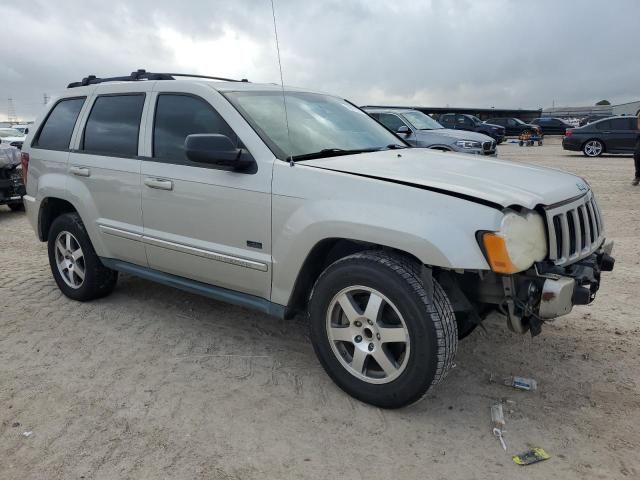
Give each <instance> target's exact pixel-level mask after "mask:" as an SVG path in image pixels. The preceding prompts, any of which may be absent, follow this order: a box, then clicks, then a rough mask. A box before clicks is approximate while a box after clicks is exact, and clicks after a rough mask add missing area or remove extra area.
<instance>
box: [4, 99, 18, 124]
mask: <svg viewBox="0 0 640 480" xmlns="http://www.w3.org/2000/svg"><path fill="white" fill-rule="evenodd" d="M8 103H9V106H8V108H7V121H8V122H9V123H17V122H18V117H17V116H16V109H15V107H14V106H13V98H9V102H8Z"/></svg>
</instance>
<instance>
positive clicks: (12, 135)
mask: <svg viewBox="0 0 640 480" xmlns="http://www.w3.org/2000/svg"><path fill="white" fill-rule="evenodd" d="M25 137H26V135H24V134H22V133H20V132H19V131H18V130H16V129H15V128H0V143H7V144H9V145H11V146H12V147H16V148H17V149H22V144H23V143H24V139H25Z"/></svg>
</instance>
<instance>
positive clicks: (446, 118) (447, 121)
mask: <svg viewBox="0 0 640 480" xmlns="http://www.w3.org/2000/svg"><path fill="white" fill-rule="evenodd" d="M438 120H439V122H440V123H442V124H443V125H451V124H452V123H453V115H441V116H440V118H439V119H438Z"/></svg>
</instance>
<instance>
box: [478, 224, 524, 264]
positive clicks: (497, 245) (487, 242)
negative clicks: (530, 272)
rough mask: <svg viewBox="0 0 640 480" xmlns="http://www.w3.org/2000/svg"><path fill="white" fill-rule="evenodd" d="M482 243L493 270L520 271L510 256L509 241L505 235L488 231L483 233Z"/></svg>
mask: <svg viewBox="0 0 640 480" xmlns="http://www.w3.org/2000/svg"><path fill="white" fill-rule="evenodd" d="M482 243H483V244H484V251H485V254H486V256H487V260H489V266H490V267H491V270H493V271H494V272H496V273H515V272H517V271H518V269H517V268H516V267H515V266H514V265H513V263H512V262H511V258H509V253H508V252H507V243H506V241H505V239H504V238H503V237H501V236H500V235H498V234H496V233H492V232H486V233H485V234H483V235H482Z"/></svg>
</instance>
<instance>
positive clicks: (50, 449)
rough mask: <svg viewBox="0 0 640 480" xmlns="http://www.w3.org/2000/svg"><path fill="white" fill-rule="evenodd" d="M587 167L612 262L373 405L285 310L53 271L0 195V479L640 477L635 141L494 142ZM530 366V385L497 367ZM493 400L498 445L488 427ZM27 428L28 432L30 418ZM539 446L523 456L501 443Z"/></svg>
mask: <svg viewBox="0 0 640 480" xmlns="http://www.w3.org/2000/svg"><path fill="white" fill-rule="evenodd" d="M500 156H501V157H503V158H512V159H514V160H517V161H527V162H533V163H537V164H543V165H550V166H555V167H558V168H564V169H566V170H569V171H572V172H575V173H577V174H580V175H582V176H584V177H586V178H587V179H588V180H589V182H590V183H591V185H592V187H593V188H594V190H595V191H596V192H597V195H598V198H599V201H600V205H601V208H602V210H603V211H604V215H605V221H606V225H607V230H608V235H609V237H610V238H613V239H615V241H616V248H615V249H614V256H615V257H616V259H617V265H616V270H615V271H614V272H613V273H611V274H607V275H606V278H605V279H604V284H603V287H602V289H601V290H600V294H599V297H598V298H597V300H596V302H595V303H594V304H593V305H591V306H588V307H580V308H576V309H575V310H574V312H573V313H571V314H570V315H569V316H567V317H564V318H561V319H559V320H557V321H556V322H555V323H552V324H548V325H546V326H545V328H544V329H543V333H542V335H541V336H539V337H536V338H534V339H532V338H530V337H529V336H516V335H513V334H511V333H510V332H509V331H508V330H507V329H506V326H505V325H504V323H503V322H502V321H498V320H497V319H496V320H492V321H488V322H486V323H487V330H488V335H486V334H483V333H482V332H476V333H474V334H473V335H471V336H470V337H469V338H468V339H466V340H464V341H462V342H461V344H460V347H459V350H458V356H457V361H456V363H457V367H456V368H455V369H454V370H453V371H452V373H451V374H450V375H449V377H448V378H447V380H446V381H445V382H444V383H443V384H441V385H440V386H439V387H438V388H436V389H434V390H432V392H431V393H430V394H429V395H428V396H427V397H426V398H425V400H424V401H423V402H421V403H420V404H418V405H416V406H413V407H411V408H406V409H403V410H399V411H382V410H380V409H377V408H373V407H370V406H367V405H364V404H362V403H359V402H357V401H355V400H352V399H351V398H349V397H348V396H346V395H345V394H344V393H342V392H341V391H340V390H338V389H337V388H336V387H335V386H334V385H333V383H332V382H331V381H330V380H329V378H328V377H327V376H326V375H325V374H324V372H323V370H322V369H321V368H320V366H319V364H318V362H317V361H316V359H315V357H314V354H313V350H312V348H311V345H310V344H309V341H308V338H307V334H306V325H305V323H304V321H302V320H300V319H298V320H293V321H282V320H276V319H273V318H270V317H266V316H264V315H262V314H257V313H254V312H252V311H249V310H245V309H242V308H238V307H233V306H229V305H225V304H222V303H218V302H215V301H212V300H208V299H205V298H200V297H197V296H194V295H190V294H186V293H183V292H180V291H177V290H173V289H170V288H167V287H163V286H159V285H156V284H153V283H150V282H147V281H144V280H139V279H136V278H132V277H125V276H122V277H121V280H120V282H119V286H118V288H117V290H116V291H115V293H114V294H113V295H112V296H110V297H109V298H106V299H103V300H100V301H96V302H92V303H86V304H81V303H76V302H73V301H71V300H68V299H67V298H65V297H63V296H62V295H61V293H60V292H59V291H58V289H57V288H56V286H55V284H54V282H53V280H52V278H51V276H50V273H49V265H48V263H47V257H46V248H45V245H44V244H40V243H39V242H38V241H37V240H36V239H35V236H34V234H33V232H32V231H31V229H30V228H29V226H28V224H27V221H26V218H25V216H24V214H22V213H11V212H10V211H9V210H8V209H7V208H5V207H0V479H3V480H4V479H11V480H13V479H16V480H18V479H19V480H27V479H127V478H131V479H139V478H140V479H154V480H155V479H163V478H176V479H243V480H244V479H265V478H274V479H289V478H292V479H294V478H296V479H297V478H309V479H342V478H345V479H367V480H371V479H389V478H394V479H405V478H406V479H413V478H420V479H425V478H428V479H432V480H435V479H448V480H449V479H493V478H496V479H510V478H518V479H520V478H523V479H545V480H546V479H550V478H562V479H596V478H597V479H600V478H601V479H617V478H621V479H637V478H640V456H639V455H638V447H639V446H640V428H639V427H640V356H639V353H640V349H639V346H640V335H639V334H640V324H639V321H638V320H639V314H638V309H640V295H639V294H638V292H639V291H640V289H639V287H640V266H639V262H640V250H639V248H638V239H639V238H640V233H639V231H640V218H639V217H640V215H639V214H638V206H639V204H640V187H636V188H633V187H631V186H630V184H629V183H630V180H631V175H632V160H631V159H630V158H629V157H618V156H616V157H603V158H600V159H596V160H591V159H586V158H584V157H583V156H582V155H579V154H571V155H570V154H567V153H565V152H563V151H562V149H561V147H560V146H559V144H558V142H557V140H556V141H555V142H548V144H547V145H545V146H544V147H534V148H520V147H518V146H517V145H503V146H501V147H500ZM491 372H495V373H496V374H498V375H509V374H516V375H523V376H532V377H535V378H536V379H537V380H538V382H539V389H538V390H537V391H536V392H520V391H514V390H512V389H509V388H507V387H504V386H501V385H497V384H491V383H489V382H488V377H489V374H490V373H491ZM502 398H504V399H509V400H512V401H513V402H515V403H509V404H507V405H506V407H505V415H506V421H507V428H506V430H507V433H506V434H505V438H506V441H507V445H508V447H509V452H508V453H505V452H504V451H503V450H502V449H501V448H500V445H499V444H498V442H497V441H496V439H495V438H493V437H492V435H491V433H490V428H489V418H490V417H489V407H490V405H491V403H492V402H493V401H495V400H499V399H502ZM24 432H32V434H31V435H30V436H28V437H27V436H24V435H23V433H24ZM530 445H534V446H541V447H544V448H545V449H546V450H547V451H548V452H549V453H550V454H551V455H552V458H551V459H550V460H549V461H547V462H543V463H540V464H536V465H531V466H528V467H518V466H516V465H514V464H513V463H512V461H511V457H510V454H512V453H518V452H519V451H523V450H526V449H527V448H528V446H530Z"/></svg>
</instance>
